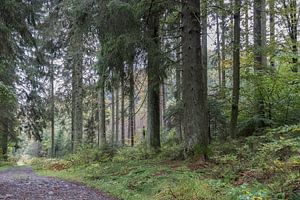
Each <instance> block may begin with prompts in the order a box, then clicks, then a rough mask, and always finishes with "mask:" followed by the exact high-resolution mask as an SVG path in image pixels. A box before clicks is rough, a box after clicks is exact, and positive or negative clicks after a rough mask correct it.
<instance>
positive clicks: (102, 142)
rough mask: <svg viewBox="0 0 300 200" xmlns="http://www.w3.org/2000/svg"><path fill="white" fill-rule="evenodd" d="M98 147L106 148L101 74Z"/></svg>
mask: <svg viewBox="0 0 300 200" xmlns="http://www.w3.org/2000/svg"><path fill="white" fill-rule="evenodd" d="M99 83H100V84H99V86H100V87H99V112H98V114H99V117H98V118H99V138H98V139H99V141H98V143H99V147H100V148H103V147H105V146H106V127H105V80H104V74H101V78H100V80H99Z"/></svg>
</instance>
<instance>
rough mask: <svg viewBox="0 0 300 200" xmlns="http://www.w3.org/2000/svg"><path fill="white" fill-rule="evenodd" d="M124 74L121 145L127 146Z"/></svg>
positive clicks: (122, 76)
mask: <svg viewBox="0 0 300 200" xmlns="http://www.w3.org/2000/svg"><path fill="white" fill-rule="evenodd" d="M124 87H125V86H124V72H122V74H121V144H122V146H124V145H125V88H124Z"/></svg>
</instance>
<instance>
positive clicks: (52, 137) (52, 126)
mask: <svg viewBox="0 0 300 200" xmlns="http://www.w3.org/2000/svg"><path fill="white" fill-rule="evenodd" d="M50 85H51V91H50V93H51V114H50V115H51V117H50V118H51V119H50V120H51V157H55V141H54V136H55V135H54V131H55V130H54V125H55V122H54V120H55V119H54V115H55V102H54V65H53V64H51V66H50Z"/></svg>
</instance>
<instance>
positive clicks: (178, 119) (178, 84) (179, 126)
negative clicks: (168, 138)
mask: <svg viewBox="0 0 300 200" xmlns="http://www.w3.org/2000/svg"><path fill="white" fill-rule="evenodd" d="M181 71H182V61H181V48H178V50H177V68H176V92H175V99H176V104H177V105H179V104H180V103H181V100H182V98H181V96H182V95H181ZM181 115H182V114H181V113H179V112H178V113H176V120H175V121H176V122H175V123H176V138H177V141H178V143H179V144H180V143H181V142H182V140H183V139H182V122H181V121H182V119H181Z"/></svg>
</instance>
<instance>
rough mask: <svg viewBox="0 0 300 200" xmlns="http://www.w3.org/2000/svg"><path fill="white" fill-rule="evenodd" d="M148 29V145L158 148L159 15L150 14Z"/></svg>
mask: <svg viewBox="0 0 300 200" xmlns="http://www.w3.org/2000/svg"><path fill="white" fill-rule="evenodd" d="M149 31H150V34H151V37H152V44H151V45H150V46H149V48H148V131H147V134H148V140H147V141H148V145H149V147H150V148H151V149H153V150H155V151H159V150H160V145H161V144H160V95H159V90H160V75H159V73H158V72H159V70H160V69H159V65H160V61H159V52H160V39H159V15H155V16H151V18H150V20H149Z"/></svg>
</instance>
